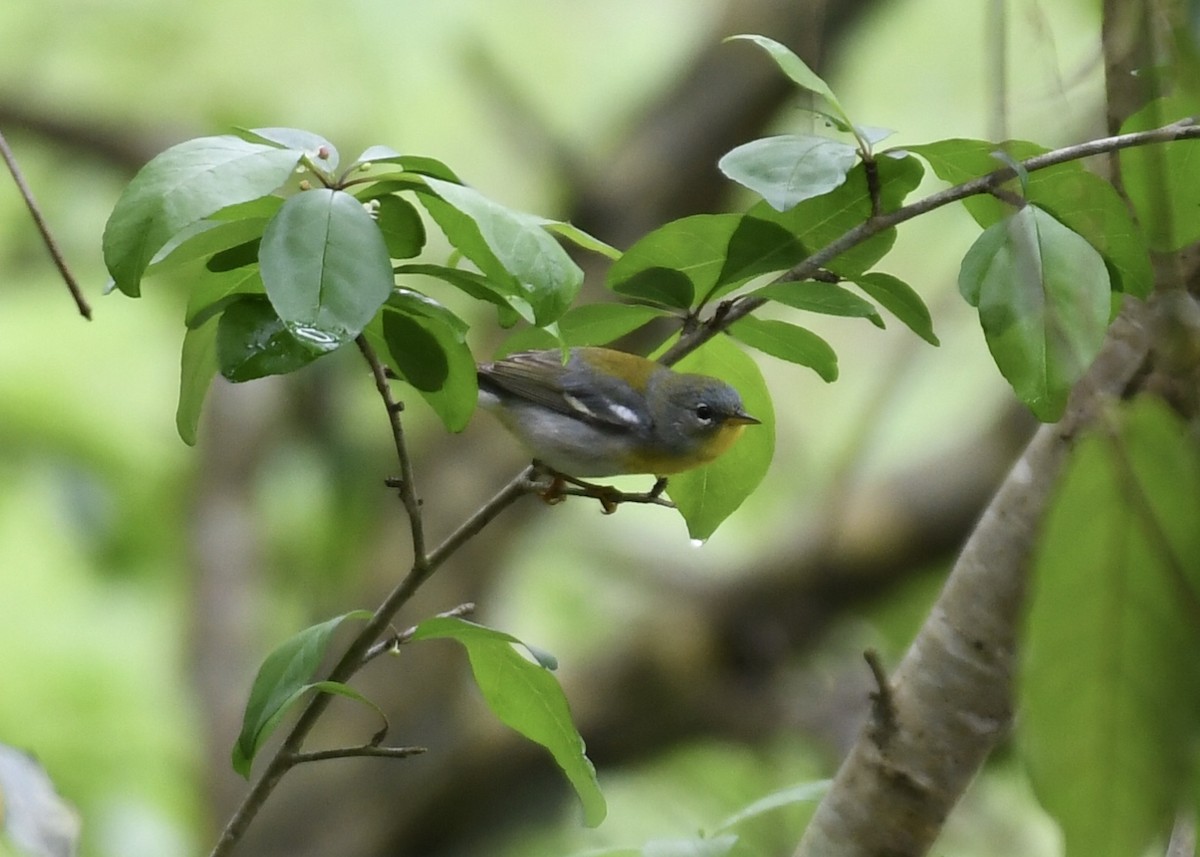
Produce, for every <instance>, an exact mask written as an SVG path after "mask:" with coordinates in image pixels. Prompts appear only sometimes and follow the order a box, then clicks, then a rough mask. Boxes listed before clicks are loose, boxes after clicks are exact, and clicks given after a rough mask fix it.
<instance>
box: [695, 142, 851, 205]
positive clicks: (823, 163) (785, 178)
mask: <svg viewBox="0 0 1200 857" xmlns="http://www.w3.org/2000/svg"><path fill="white" fill-rule="evenodd" d="M857 161H858V150H857V149H855V148H854V147H853V146H851V145H849V144H848V143H843V142H841V141H840V140H831V139H829V138H828V137H798V136H794V135H784V136H779V137H766V138H764V139H761V140H753V141H751V142H749V143H744V144H742V145H741V146H738V147H737V148H736V149H733V150H732V151H731V152H729V153H728V154H726V155H725V156H724V157H722V158H721V160H720V161H718V162H717V166H718V167H719V168H720V170H721V172H723V173H724V174H725V175H726V176H728V177H729V178H731V179H732V180H733V181H735V182H737V183H738V184H740V185H743V186H745V187H747V188H749V189H750V190H752V191H754V192H755V193H757V194H758V195H759V196H761V197H762V198H763V199H764V200H765V201H766V203H767V204H768V205H770V206H771V207H772V208H774V209H775V210H776V211H787V210H788V209H789V208H792V207H793V206H795V205H796V204H797V203H800V202H803V201H804V200H806V199H809V198H810V197H814V196H820V195H821V194H823V193H828V192H829V191H831V190H833V189H834V188H835V187H837V186H838V185H840V184H841V183H842V182H844V181H845V180H846V174H847V173H848V172H849V171H850V168H851V167H853V166H854V164H855V163H856V162H857Z"/></svg>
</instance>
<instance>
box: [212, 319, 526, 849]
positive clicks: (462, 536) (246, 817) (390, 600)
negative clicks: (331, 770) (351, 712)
mask: <svg viewBox="0 0 1200 857" xmlns="http://www.w3.org/2000/svg"><path fill="white" fill-rule="evenodd" d="M358 347H359V350H360V351H362V353H363V356H364V357H365V358H366V360H367V362H368V363H369V364H370V366H371V373H372V375H373V376H374V378H375V387H376V389H377V390H378V392H379V395H380V398H381V399H382V400H383V402H384V406H385V408H386V409H387V412H388V418H389V420H390V422H391V426H392V436H393V438H394V440H395V443H396V454H397V456H398V457H399V459H400V467H401V474H402V476H401V480H402V482H401V485H400V486H399V490H400V496H401V499H402V501H403V502H404V507H405V509H406V510H407V511H409V515H410V522H411V526H412V534H413V542H414V544H413V547H414V551H413V564H412V567H411V568H410V569H409V572H408V574H407V575H406V576H405V577H404V579H403V580H402V581H400V583H399V585H397V586H396V588H395V589H393V590H392V591H391V592H390V593H389V594H388V596H387V598H385V599H384V601H383V603H382V604H380V605H379V607H378V608H377V609H376V610H375V613H374V614H372V616H371V618H370V619H369V620H368V621H367V623H366V625H365V626H364V627H363V629H362V631H361V632H359V634H358V636H356V637H355V638H354V639H353V640H352V641H351V642H350V645H349V646H347V648H346V651H345V652H344V653H343V654H342V657H341V659H340V660H339V661H338V662H337V664H336V665H335V666H334V668H333V669H332V670H330V672H329V676H328V680H329V681H336V682H343V683H344V682H346V681H348V680H349V679H350V678H351V677H352V676H353V675H354V674H355V673H356V672H358V670H359V669H361V668H362V666H363V664H364V662H365V659H366V657H367V655H368V654H369V653H370V652H371V647H372V644H373V643H374V642H375V641H376V640H378V639H379V638H380V637H382V636H383V635H384V633H385V632H386V631H387V629H388V626H389V625H390V624H391V621H392V617H394V616H395V615H396V613H397V612H399V610H400V608H401V607H403V606H404V605H405V604H407V603H408V601H409V600H410V599H411V598H412V597H413V595H414V594H415V593H416V591H417V589H419V588H420V587H421V584H423V583H424V582H425V581H426V580H428V579H429V577H430V575H432V574H433V573H434V572H435V571H436V570H437V569H438V567H439V566H441V565H442V563H444V562H445V561H446V560H447V559H448V558H449V557H450V556H451V555H452V554H453V553H454V552H455V551H456V550H458V549H459V548H460V547H462V545H463V544H465V543H466V542H467V541H468V540H469V539H470V538H472V537H473V536H475V535H476V534H477V533H479V532H480V531H481V530H482V529H483V528H484V527H485V526H487V525H488V524H489V523H490V522H491V521H492V520H494V519H495V518H496V516H498V515H499V514H500V513H501V512H502V511H504V510H505V509H507V508H508V507H509V506H511V505H512V504H513V503H514V502H515V501H516V500H517V499H518V498H520V497H521V496H523V495H524V494H525V492H526V490H527V488H526V486H527V484H528V482H529V475H530V473H529V470H528V469H527V470H525V471H522V472H521V473H520V474H518V476H517V477H516V478H514V479H513V480H512V481H510V482H509V483H508V484H507V485H506V486H504V488H502V489H500V491H499V492H498V493H497V494H496V496H494V497H493V498H492V499H491V500H489V501H488V502H487V503H485V504H484V505H483V506H481V507H480V508H479V509H478V510H477V511H476V512H475V514H473V515H472V516H471V517H470V518H468V519H467V520H466V521H464V522H463V523H462V524H461V525H460V526H459V528H458V529H457V530H455V531H454V532H453V533H451V534H450V536H448V537H447V538H446V540H445V541H444V542H442V543H441V544H440V545H438V547H437V548H435V549H434V550H433V551H432V552H430V553H428V554H427V553H425V552H424V547H423V546H424V532H423V529H422V527H421V524H420V518H419V511H420V504H419V501H418V500H417V498H416V494H415V490H414V488H413V480H412V465H411V461H410V459H409V455H408V449H407V446H406V445H405V442H404V431H403V426H402V425H401V422H400V412H401V410H402V408H401V406H400V404H399V403H398V402H397V401H396V400H395V398H394V397H393V396H392V393H391V388H390V387H389V386H388V381H387V376H386V374H385V372H384V369H383V364H382V363H381V362H380V361H379V359H378V357H377V356H376V355H375V352H374V350H373V349H372V348H371V347H370V344H369V343H367V342H366V340H365V339H363V338H362V337H359V339H358ZM414 512H415V513H417V515H418V516H417V517H414ZM418 546H420V550H418V549H417V548H418ZM332 699H333V696H332V695H331V694H327V693H318V694H316V695H314V696H313V697H312V699H311V700H309V702H308V704H307V705H306V706H305V707H304V710H303V711H301V713H300V716H299V717H298V718H297V719H296V723H295V725H293V726H292V728H291V731H289V732H288V734H287V736H286V737H285V738H284V739H283V742H282V743H281V744H280V746H279V747H278V749H276V750H275V752H274V754H273V755H272V756H271V758H270V761H269V762H267V766H266V769H265V770H264V771H263V773H262V775H261V776H260V777H259V778H258V780H256V781H255V783H254V785H253V786H251V787H250V791H249V792H247V793H246V796H245V797H244V798H243V799H242V802H241V804H239V805H238V808H237V810H236V811H235V812H234V814H233V815H232V816H231V817H230V819H229V822H228V823H227V824H226V826H225V830H224V831H222V833H221V837H220V839H218V840H217V843H216V845H214V846H213V849H212V851H210V852H209V857H224V855H227V854H229V853H230V852H231V851H232V850H233V848H234V847H235V846H236V845H237V843H238V842H239V841H240V840H241V838H242V836H243V835H244V834H245V832H246V828H247V827H248V826H249V825H250V822H251V821H252V820H253V819H254V817H255V816H256V815H257V814H258V811H259V810H260V809H262V807H263V804H265V803H266V801H267V798H269V797H270V796H271V793H272V792H273V791H274V790H275V787H276V786H277V785H278V784H279V781H280V780H281V779H282V778H283V775H284V774H286V773H287V772H288V771H289V770H291V768H292V767H293V766H294V765H295V764H297V762H298V761H307V760H308V757H307V756H306V754H303V753H302V752H301V747H302V746H303V744H304V739H305V738H307V737H308V733H309V732H310V731H312V728H313V726H315V725H316V723H317V721H318V720H319V719H320V718H321V715H322V714H324V712H325V709H326V708H327V707H328V706H329V703H330V702H331V701H332Z"/></svg>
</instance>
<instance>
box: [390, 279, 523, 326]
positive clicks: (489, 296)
mask: <svg viewBox="0 0 1200 857" xmlns="http://www.w3.org/2000/svg"><path fill="white" fill-rule="evenodd" d="M393 270H394V271H395V272H396V273H397V274H418V275H420V276H425V277H434V278H436V279H439V280H441V281H442V282H444V283H448V284H449V285H451V286H454V287H455V288H456V289H458V290H459V291H461V292H463V293H464V294H467V295H470V296H471V297H473V298H475V300H479V301H486V302H487V303H490V304H492V305H493V306H495V307H496V310H497V314H498V315H499V319H500V326H501V327H512V326H513V325H514V324H516V323H517V320H518V319H519V318H523V319H525V321H527V322H529V323H530V324H533V323H534V318H533V309H532V308H531V307H530V306H529V302H528V301H526V300H525V299H524V298H523V297H519V296H518V295H516V294H514V293H513V292H512V291H510V290H509V289H508V288H507V287H506V286H505V285H504V284H503V283H498V282H496V281H494V280H491V279H489V278H487V277H485V276H484V275H482V274H480V273H477V272H475V271H464V270H463V269H462V268H452V267H449V266H446V265H426V264H419V265H397V266H396V267H395V268H394V269H393Z"/></svg>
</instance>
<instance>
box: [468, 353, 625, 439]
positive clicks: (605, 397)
mask: <svg viewBox="0 0 1200 857" xmlns="http://www.w3.org/2000/svg"><path fill="white" fill-rule="evenodd" d="M479 378H480V381H481V382H483V384H484V385H485V386H487V385H488V384H490V385H492V386H494V387H496V388H498V389H499V390H500V391H502V392H503V393H505V394H507V395H509V396H515V397H517V398H520V399H524V400H525V401H528V402H533V403H535V404H538V405H541V406H543V407H546V408H550V409H551V410H553V411H557V412H558V413H561V414H566V415H567V416H570V417H574V418H575V419H579V420H583V421H585V422H590V423H595V424H598V425H605V426H613V427H619V428H629V429H632V428H637V427H639V426H641V425H642V423H643V419H642V418H641V417H640V416H639V414H640V413H641V412H642V409H641V408H640V407H639V401H638V397H637V394H636V393H635V392H634V391H633V389H632V388H630V387H628V386H627V385H625V384H612V385H610V388H609V389H607V390H606V391H605V393H604V394H599V393H597V392H596V391H595V390H593V389H591V388H589V387H588V386H587V385H586V384H584V383H582V382H579V381H575V380H573V379H572V378H571V377H570V375H569V373H568V371H567V367H565V366H563V364H562V358H561V356H560V353H559V352H557V351H528V352H522V353H520V354H512V355H510V356H508V357H506V358H504V359H503V360H497V361H496V362H495V363H485V364H483V365H481V366H480V367H479Z"/></svg>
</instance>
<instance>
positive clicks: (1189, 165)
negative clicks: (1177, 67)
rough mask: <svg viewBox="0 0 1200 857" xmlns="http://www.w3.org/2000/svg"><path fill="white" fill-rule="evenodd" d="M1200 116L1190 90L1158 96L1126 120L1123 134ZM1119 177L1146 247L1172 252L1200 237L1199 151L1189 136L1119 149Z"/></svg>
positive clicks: (1122, 130)
mask: <svg viewBox="0 0 1200 857" xmlns="http://www.w3.org/2000/svg"><path fill="white" fill-rule="evenodd" d="M1185 116H1200V99H1198V98H1197V96H1196V93H1195V92H1194V91H1192V92H1187V91H1182V92H1180V93H1178V94H1176V95H1172V96H1169V97H1167V98H1160V99H1158V100H1157V101H1153V102H1151V103H1150V104H1148V105H1146V106H1145V107H1143V108H1142V109H1141V110H1139V111H1138V112H1137V113H1135V114H1134V115H1132V116H1130V117H1129V118H1128V119H1126V120H1125V124H1124V125H1122V126H1121V133H1122V134H1130V133H1133V132H1136V131H1148V130H1150V129H1152V128H1158V127H1160V126H1162V125H1165V124H1166V123H1168V122H1173V121H1175V120H1178V119H1182V118H1183V117H1185ZM1119 157H1120V160H1121V181H1122V183H1123V185H1124V187H1125V193H1126V194H1127V195H1128V196H1129V201H1130V202H1131V203H1133V208H1134V210H1135V211H1136V212H1137V216H1138V221H1139V222H1140V223H1141V225H1142V229H1143V230H1145V234H1146V238H1147V240H1148V242H1149V244H1150V246H1151V247H1152V248H1153V249H1155V250H1158V251H1161V252H1164V253H1172V252H1174V251H1176V250H1179V249H1181V248H1183V247H1186V246H1187V245H1188V244H1191V243H1192V242H1194V241H1196V240H1200V193H1198V192H1197V188H1200V151H1198V150H1197V148H1196V144H1195V143H1194V142H1190V141H1181V142H1175V143H1166V144H1164V145H1160V146H1133V147H1131V148H1128V149H1124V150H1122V151H1121V152H1120V154H1119Z"/></svg>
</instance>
